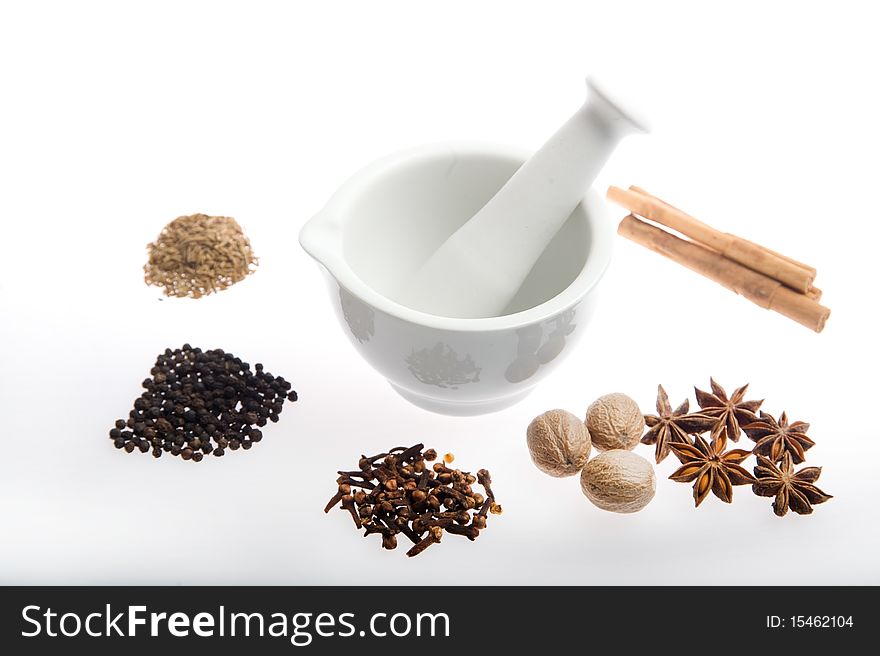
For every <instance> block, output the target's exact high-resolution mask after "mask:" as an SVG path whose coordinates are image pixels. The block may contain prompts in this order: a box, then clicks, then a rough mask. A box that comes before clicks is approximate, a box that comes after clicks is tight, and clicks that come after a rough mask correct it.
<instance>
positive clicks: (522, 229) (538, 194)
mask: <svg viewBox="0 0 880 656" xmlns="http://www.w3.org/2000/svg"><path fill="white" fill-rule="evenodd" d="M587 90H588V93H587V100H586V102H585V103H584V104H583V106H582V107H581V108H580V109H579V110H578V111H577V112H576V113H575V114H574V116H572V117H571V118H570V119H568V121H566V122H565V124H563V126H562V127H561V128H559V130H557V131H556V133H555V134H554V135H553V136H552V137H550V139H549V140H548V141H547V143H545V144H544V145H543V146H542V147H541V149H540V150H538V151H537V152H536V153H535V154H534V155H532V156H531V157H530V158H529V159H528V161H526V163H525V164H523V165H522V166H521V167H520V168H519V169H518V170H517V171H516V173H514V174H513V176H511V178H510V180H508V181H507V182H506V183H505V185H504V186H503V187H502V188H501V189H500V190H499V191H498V192H497V193H496V194H495V195H494V196H493V197H492V199H491V200H489V202H487V203H486V205H484V206H483V208H482V209H481V210H480V211H479V212H477V213H476V214H475V215H474V216H473V217H472V218H471V219H470V220H468V221H467V223H465V224H464V225H463V226H462V227H461V228H459V229H458V230H456V231H455V232H454V233H453V234H452V236H450V237H449V239H447V240H446V241H445V242H443V244H442V245H441V246H440V248H438V249H437V250H436V251H435V252H434V254H433V255H431V257H430V258H428V260H427V261H426V262H425V264H423V265H422V266H421V267H420V268H419V269H418V270H417V271H416V272H415V274H414V275H413V277H412V278H411V279H410V280H409V281H408V282H407V283H406V284H405V286H404V287H403V288H402V290H401V291H400V293H399V294H397V296H396V299H395V300H397V301H398V302H399V303H401V304H403V305H406V306H409V307H411V308H414V309H416V310H421V311H423V312H428V313H430V314H435V315H440V316H447V317H458V318H480V317H493V316H498V315H500V314H503V313H504V311H505V309H506V308H507V307H508V305H509V304H510V302H511V301H512V300H513V298H514V297H515V296H516V294H517V292H518V291H519V289H520V287H521V286H522V284H523V282H524V281H525V279H526V277H527V276H528V275H529V271H531V269H532V267H533V266H534V264H535V262H537V260H538V258H539V257H540V256H541V253H543V252H544V249H545V248H546V247H547V244H549V243H550V240H551V239H553V236H554V235H555V234H556V233H557V232H558V231H559V229H560V228H561V227H562V225H563V224H564V223H565V221H566V219H568V217H569V215H570V214H571V213H572V211H573V210H574V208H575V207H577V205H578V203H579V202H580V201H581V199H582V198H583V197H584V194H585V193H586V191H587V189H589V187H590V186H591V185H592V184H593V180H594V179H595V178H596V175H598V173H599V171H600V170H601V169H602V167H603V166H604V165H605V162H606V161H607V160H608V158H609V157H610V156H611V153H612V152H613V151H614V149H615V147H616V146H617V144H618V143H619V142H620V140H621V139H622V138H623V137H625V136H626V135H628V134H634V133H637V132H646V131H647V129H646V128H645V127H643V123H642V122H640V121H638V120H636V119H634V118H633V117H632V115H631V113H629V112H626V111H625V110H623V109H622V108H621V106H620V104H619V103H618V102H615V101H614V100H612V99H611V98H610V97H609V96H608V94H606V93H605V92H604V91H603V90H602V89H601V88H600V87H599V86H598V85H597V83H596V81H595V80H594V79H592V78H588V79H587Z"/></svg>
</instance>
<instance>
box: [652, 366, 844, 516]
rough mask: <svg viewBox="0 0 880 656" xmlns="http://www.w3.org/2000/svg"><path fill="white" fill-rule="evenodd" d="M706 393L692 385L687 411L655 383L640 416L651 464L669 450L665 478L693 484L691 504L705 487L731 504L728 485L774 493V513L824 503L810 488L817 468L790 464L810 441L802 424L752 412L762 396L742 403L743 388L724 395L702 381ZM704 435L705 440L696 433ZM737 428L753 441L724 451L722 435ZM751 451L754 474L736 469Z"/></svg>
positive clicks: (734, 435)
mask: <svg viewBox="0 0 880 656" xmlns="http://www.w3.org/2000/svg"><path fill="white" fill-rule="evenodd" d="M709 382H710V385H711V390H712V391H711V392H704V391H702V390H700V389H697V388H694V391H695V394H696V397H697V403H698V404H699V406H700V411H699V412H697V413H689V412H688V410H689V401H688V400H687V399H685V401H684V402H683V403H682V404H681V405H679V406H678V408H676V409H675V410H673V409H672V406H671V405H670V403H669V397H668V396H667V394H666V391H665V390H664V389H663V386H662V385H659V386H658V387H657V414H656V415H647V416H646V417H645V423H646V424H647V425H648V427H649V428H648V431H647V432H646V433H645V435H644V436H643V437H642V443H643V444H651V445H654V457H655V459H656V461H657V462H658V463H659V462H661V461H662V460H663V459H664V458H666V456H667V455H669V452H670V451H672V453H674V454H675V456H676V457H677V458H678V460H679V461H680V462H681V467H679V468H678V469H677V470H676V471H675V472H674V473H673V474H672V475H671V476H670V477H669V478H671V479H672V480H674V481H678V482H680V483H691V482H693V484H694V485H693V488H694V503H695V505H696V506H699V505H700V504H701V503H702V502H703V500H704V499H705V498H706V497H707V496H708V495H709V492H710V491H711V492H712V493H713V494H714V495H715V496H716V497H718V498H719V499H721V500H722V501H724V502H726V503H731V502H732V501H733V488H734V486H737V485H748V484H751V485H752V491H753V492H754V493H755V494H757V495H758V496H762V497H774V501H773V512H774V513H776V515H778V516H780V517H782V516H783V515H785V514H786V513H787V512H788V510H789V509H791V510H792V511H794V512H795V513H797V514H799V515H808V514H810V513H812V512H813V505H814V504H820V503H825V502H826V501H828V499H831V498H832V497H831V495H828V494H825V493H824V492H823V491H822V490H820V489H819V488H818V487H816V486H815V485H814V483H815V482H816V480H817V479H818V478H819V474H820V473H821V471H822V469H821V468H820V467H805V468H803V469H801V470H800V471H798V472H795V471H794V465H795V464H800V463H802V462H804V460H805V458H806V456H805V452H806V451H807V450H808V449H810V448H811V447H812V446H814V444H815V443H814V442H813V440H812V439H810V438H809V437H807V434H806V433H807V431H808V430H809V428H810V425H809V424H807V423H805V422H802V421H795V422H791V423H789V421H788V417H787V416H786V414H785V413H784V412H783V413H782V415H781V416H780V417H779V419H778V420H777V419H775V418H774V417H773V416H772V415H769V414H767V413H765V412H763V411H762V412H760V414H756V413H757V412H758V411H759V409H760V407H761V405H762V404H763V400H761V401H746V400H745V395H746V390H747V389H748V385H743V386H742V387H740V388H738V389H737V390H735V391H734V392H733V394H731V395H730V396H729V397H728V396H727V393H726V391H725V390H724V388H723V387H721V386H720V385H719V384H718V383H716V382H715V381H714V380H713V379H710V381H709ZM706 433H708V434H709V438H708V440H707V439H705V438H704V437H703V435H704V434H706ZM742 433H745V434H746V435H747V436H748V437H749V439H751V440H752V441H753V442H755V446H754V448H753V449H752V450H747V449H730V450H728V449H727V442H728V440H730V441H732V442H738V441H739V439H740V437H741V435H742ZM752 454H754V455H755V457H756V459H757V463H758V464H757V466H756V467H755V468H754V475H752V474H751V473H750V472H749V471H748V470H747V469H745V468H744V467H743V466H742V463H743V462H744V461H745V460H746V459H748V458H749V456H751V455H752Z"/></svg>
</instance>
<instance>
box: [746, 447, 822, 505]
mask: <svg viewBox="0 0 880 656" xmlns="http://www.w3.org/2000/svg"><path fill="white" fill-rule="evenodd" d="M821 473H822V468H821V467H804V468H803V469H801V470H800V471H798V472H797V473H795V471H794V465H793V464H792V455H791V453H789V452H788V451H786V452H785V453H784V454H783V455H782V462H781V463H780V465H779V466H778V467H777V466H776V464H774V463H773V462H771V461H770V460H769V459H768V458H765V457H764V456H758V466H757V467H755V476H757V477H758V478H757V480H756V481H755V483H753V484H752V491H753V492H754V493H755V494H757V495H758V496H759V497H776V498H775V499H774V500H773V512H774V513H776V514H777V515H778V516H779V517H782V516H784V515H785V513H787V512H788V509H789V508H791V509H792V510H793V511H794V512H796V513H797V514H798V515H809V514H810V513H811V512H813V504H817V503H825V502H826V501H828V499H832V498H833V497H832V496H831V495H830V494H825V493H824V492H823V491H822V490H820V489H819V488H818V487H816V486H815V485H813V483H815V482H816V480H817V479H818V478H819V474H821Z"/></svg>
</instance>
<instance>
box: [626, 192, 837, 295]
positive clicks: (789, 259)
mask: <svg viewBox="0 0 880 656" xmlns="http://www.w3.org/2000/svg"><path fill="white" fill-rule="evenodd" d="M629 190H630V191H634V192H636V193H637V194H642V195H643V196H647V197H648V198H651V199H653V200H655V201H656V202H658V203H662V204H663V205H665V206H666V207H668V208H670V209H672V210H674V211H676V212H681V210H680V209H678V208H677V207H675V206H673V205H671V204H669V203H667V202H666V201H665V200H662V199H660V198H658V197H657V196H654V195H652V194H649V193H648V192H647V191H645V190H644V189H642V188H641V187H637V186H635V185H630V186H629ZM681 213H682V214H685V213H684V212H681ZM688 216H690V215H688ZM691 218H692V219H693V220H694V221H697V219H694V218H693V217H691ZM725 234H726V235H729V236H730V237H733V238H734V239H741V240H742V241H744V242H748V243H749V244H751V245H752V246H754V247H755V248H760V249H761V250H762V251H765V252H767V253H770V254H771V255H775V256H776V257H778V258H781V259H783V260H785V261H786V262H789V263H791V264H794V265H795V266H798V267H800V268H801V269H804V270H805V271H808V272H809V273H810V274H811V275H812V276H813V277H815V276H816V269H815V268H813V267H811V266H810V265H809V264H804V263H803V262H799V261H797V260H796V259H794V258H793V257H789V256H788V255H783V254H782V253H777V252H776V251H774V250H771V249H769V248H767V247H766V246H762V245H761V244H756V243H755V242H753V241H749V240H748V239H746V238H745V237H737V236H736V235H732V234H731V233H729V232H727V233H725ZM820 295H821V292H820Z"/></svg>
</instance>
